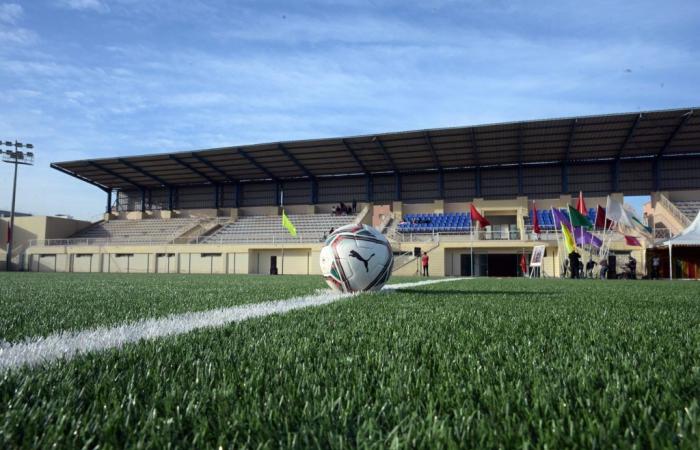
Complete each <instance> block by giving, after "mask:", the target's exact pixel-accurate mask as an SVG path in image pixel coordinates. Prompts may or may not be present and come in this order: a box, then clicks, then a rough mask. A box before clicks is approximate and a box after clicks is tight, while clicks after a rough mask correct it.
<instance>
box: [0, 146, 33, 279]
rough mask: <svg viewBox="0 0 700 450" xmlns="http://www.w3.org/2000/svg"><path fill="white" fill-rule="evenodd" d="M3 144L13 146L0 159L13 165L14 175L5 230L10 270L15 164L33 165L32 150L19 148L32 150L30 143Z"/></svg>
mask: <svg viewBox="0 0 700 450" xmlns="http://www.w3.org/2000/svg"><path fill="white" fill-rule="evenodd" d="M5 146H7V147H14V148H15V149H14V150H5V151H4V152H2V161H3V162H6V163H9V164H14V165H15V177H14V181H13V182H12V209H11V210H10V228H8V230H7V262H6V266H5V270H7V271H8V272H10V271H12V241H14V239H15V197H16V195H17V166H18V165H20V164H23V165H25V166H31V165H34V152H24V151H22V150H20V149H21V148H26V149H27V150H33V149H34V146H33V145H32V144H22V143H21V142H17V141H15V142H14V143H13V142H11V141H5Z"/></svg>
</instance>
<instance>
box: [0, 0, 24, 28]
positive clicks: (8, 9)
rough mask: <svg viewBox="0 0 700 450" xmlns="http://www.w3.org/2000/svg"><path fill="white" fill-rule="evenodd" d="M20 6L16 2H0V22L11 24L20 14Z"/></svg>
mask: <svg viewBox="0 0 700 450" xmlns="http://www.w3.org/2000/svg"><path fill="white" fill-rule="evenodd" d="M22 12H23V11H22V6H20V5H18V4H17V3H2V4H0V23H5V24H13V23H16V22H17V19H19V18H20V17H21V16H22Z"/></svg>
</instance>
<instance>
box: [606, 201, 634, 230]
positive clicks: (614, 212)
mask: <svg viewBox="0 0 700 450" xmlns="http://www.w3.org/2000/svg"><path fill="white" fill-rule="evenodd" d="M605 214H606V218H607V219H609V220H612V221H613V222H617V223H621V224H622V225H626V226H628V227H630V228H633V227H634V225H632V221H631V220H630V218H629V215H628V214H627V211H625V208H624V207H623V206H622V205H621V204H620V202H618V201H616V200H613V199H612V198H610V196H609V195H608V201H607V204H606V205H605Z"/></svg>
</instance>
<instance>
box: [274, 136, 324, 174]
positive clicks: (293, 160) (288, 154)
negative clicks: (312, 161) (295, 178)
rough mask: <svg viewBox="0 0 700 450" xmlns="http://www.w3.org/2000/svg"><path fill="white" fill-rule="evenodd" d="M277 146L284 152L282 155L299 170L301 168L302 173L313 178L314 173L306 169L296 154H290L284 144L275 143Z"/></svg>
mask: <svg viewBox="0 0 700 450" xmlns="http://www.w3.org/2000/svg"><path fill="white" fill-rule="evenodd" d="M277 148H278V149H279V150H280V151H281V152H282V153H283V154H284V156H286V157H287V158H289V159H290V160H291V161H292V162H293V163H294V165H295V166H297V167H298V168H299V170H301V172H302V173H303V174H304V175H306V176H307V177H309V178H315V177H314V174H312V173H311V171H310V170H309V169H307V168H306V166H304V165H303V164H302V163H301V161H299V159H297V157H296V156H294V155H292V153H291V152H290V151H289V150H287V148H286V147H285V146H284V145H282V144H277Z"/></svg>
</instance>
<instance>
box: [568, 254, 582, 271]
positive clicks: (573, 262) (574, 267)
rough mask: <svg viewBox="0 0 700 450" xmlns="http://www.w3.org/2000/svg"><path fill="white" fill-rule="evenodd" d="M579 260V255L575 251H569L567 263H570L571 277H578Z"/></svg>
mask: <svg viewBox="0 0 700 450" xmlns="http://www.w3.org/2000/svg"><path fill="white" fill-rule="evenodd" d="M580 260H581V255H580V254H579V253H578V252H577V251H575V250H574V251H573V252H571V253H569V263H570V266H571V267H570V269H571V278H578V277H579V271H580V270H581V269H580V267H579V264H580V262H579V261H580Z"/></svg>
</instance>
